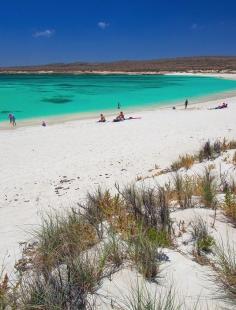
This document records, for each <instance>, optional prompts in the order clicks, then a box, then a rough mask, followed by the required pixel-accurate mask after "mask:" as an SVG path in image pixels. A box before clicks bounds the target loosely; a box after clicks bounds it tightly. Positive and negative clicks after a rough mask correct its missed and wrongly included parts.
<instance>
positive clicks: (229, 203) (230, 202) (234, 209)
mask: <svg viewBox="0 0 236 310" xmlns="http://www.w3.org/2000/svg"><path fill="white" fill-rule="evenodd" d="M223 210H224V213H225V215H226V216H227V217H229V218H230V219H231V220H232V221H233V222H236V197H235V195H234V193H232V192H231V191H230V190H227V191H226V193H225V200H224V204H223Z"/></svg>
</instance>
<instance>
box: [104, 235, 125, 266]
mask: <svg viewBox="0 0 236 310" xmlns="http://www.w3.org/2000/svg"><path fill="white" fill-rule="evenodd" d="M103 252H104V254H103V255H104V258H105V259H106V260H107V261H108V262H110V263H112V264H114V266H115V267H120V266H121V265H122V263H123V261H124V259H125V258H126V249H125V248H124V244H123V243H122V241H121V240H120V239H119V237H118V236H117V235H115V234H114V233H111V235H110V237H109V240H108V242H107V243H105V246H104V249H103Z"/></svg>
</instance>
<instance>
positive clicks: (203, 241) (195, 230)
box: [191, 217, 214, 255]
mask: <svg viewBox="0 0 236 310" xmlns="http://www.w3.org/2000/svg"><path fill="white" fill-rule="evenodd" d="M191 233H192V237H193V239H194V240H195V242H196V250H197V254H198V255H201V253H202V252H205V253H208V252H211V249H212V246H213V245H214V238H213V237H212V236H210V234H209V231H208V226H207V223H206V222H205V221H203V219H202V218H201V217H198V218H196V219H195V220H194V223H193V224H192V231H191Z"/></svg>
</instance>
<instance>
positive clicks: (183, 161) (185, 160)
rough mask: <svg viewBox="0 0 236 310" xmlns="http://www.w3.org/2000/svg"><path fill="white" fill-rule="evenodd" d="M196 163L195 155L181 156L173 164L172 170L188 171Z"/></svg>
mask: <svg viewBox="0 0 236 310" xmlns="http://www.w3.org/2000/svg"><path fill="white" fill-rule="evenodd" d="M194 161H195V157H194V156H193V155H189V154H186V155H183V156H179V159H178V160H176V161H174V162H173V163H172V164H171V170H173V171H177V170H179V169H181V168H185V169H187V170H188V169H190V168H191V167H192V166H193V164H194Z"/></svg>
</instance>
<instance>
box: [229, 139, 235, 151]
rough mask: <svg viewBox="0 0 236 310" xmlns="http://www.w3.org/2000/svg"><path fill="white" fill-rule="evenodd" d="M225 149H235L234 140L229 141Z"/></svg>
mask: <svg viewBox="0 0 236 310" xmlns="http://www.w3.org/2000/svg"><path fill="white" fill-rule="evenodd" d="M227 149H228V150H233V149H236V140H230V141H229V142H228V143H227Z"/></svg>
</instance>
